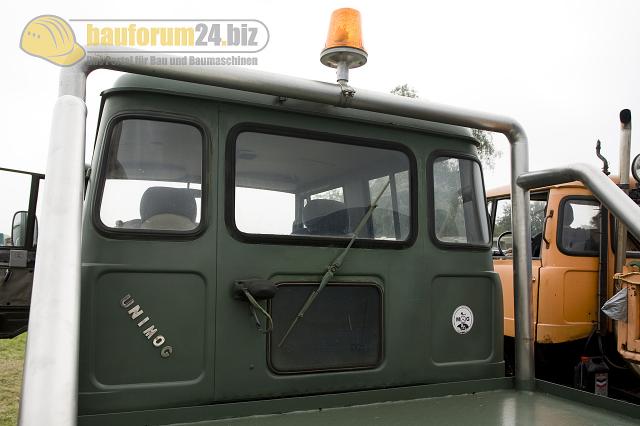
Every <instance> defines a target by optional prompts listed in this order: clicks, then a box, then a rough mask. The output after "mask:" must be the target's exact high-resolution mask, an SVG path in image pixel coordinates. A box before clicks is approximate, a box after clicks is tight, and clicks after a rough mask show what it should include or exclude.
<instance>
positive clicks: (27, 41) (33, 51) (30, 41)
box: [20, 15, 85, 67]
mask: <svg viewBox="0 0 640 426" xmlns="http://www.w3.org/2000/svg"><path fill="white" fill-rule="evenodd" d="M20 48H21V49H22V50H24V51H25V52H27V53H28V54H29V55H32V56H36V57H38V58H42V59H44V60H47V61H49V62H51V63H53V64H56V65H60V66H63V67H66V66H69V65H73V64H75V63H76V62H78V61H79V60H81V59H82V58H84V56H85V51H84V49H83V48H82V46H80V45H79V44H78V43H77V42H76V36H75V34H74V32H73V30H72V29H71V26H70V25H69V24H68V23H67V21H65V20H64V19H62V18H60V17H59V16H54V15H42V16H38V17H36V18H34V19H32V20H31V21H29V23H28V24H27V25H26V26H25V27H24V30H23V31H22V37H21V38H20Z"/></svg>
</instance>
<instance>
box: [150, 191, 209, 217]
mask: <svg viewBox="0 0 640 426" xmlns="http://www.w3.org/2000/svg"><path fill="white" fill-rule="evenodd" d="M197 212H198V208H197V206H196V199H195V198H194V196H193V193H192V192H191V190H190V189H187V188H167V187H164V186H152V187H151V188H149V189H147V190H146V191H145V192H144V194H142V199H141V200H140V218H141V219H142V221H143V222H144V221H145V220H147V219H149V218H150V217H151V216H155V215H158V214H163V213H169V214H175V215H179V216H184V217H186V218H187V219H189V220H191V221H192V222H195V221H196V215H197Z"/></svg>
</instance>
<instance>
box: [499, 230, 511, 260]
mask: <svg viewBox="0 0 640 426" xmlns="http://www.w3.org/2000/svg"><path fill="white" fill-rule="evenodd" d="M509 234H512V232H511V231H504V232H503V233H502V234H500V236H499V237H498V240H497V241H496V245H497V246H498V255H500V256H505V254H504V251H503V250H502V247H501V246H500V241H502V239H503V238H504V237H505V236H507V235H509Z"/></svg>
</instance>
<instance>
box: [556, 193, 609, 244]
mask: <svg viewBox="0 0 640 426" xmlns="http://www.w3.org/2000/svg"><path fill="white" fill-rule="evenodd" d="M561 223H562V227H561V228H560V230H559V231H560V241H561V244H562V249H563V250H564V251H565V252H567V253H570V254H577V255H581V254H582V255H587V256H596V255H597V254H598V251H599V248H600V204H599V203H598V202H597V201H595V200H579V199H575V200H567V201H566V202H565V203H564V205H563V207H562V221H561Z"/></svg>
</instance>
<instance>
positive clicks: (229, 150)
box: [224, 122, 418, 249]
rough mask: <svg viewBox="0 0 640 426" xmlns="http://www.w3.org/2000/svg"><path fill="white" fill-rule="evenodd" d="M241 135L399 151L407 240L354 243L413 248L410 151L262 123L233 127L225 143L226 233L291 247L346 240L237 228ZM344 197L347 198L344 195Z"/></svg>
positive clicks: (414, 188) (414, 195)
mask: <svg viewBox="0 0 640 426" xmlns="http://www.w3.org/2000/svg"><path fill="white" fill-rule="evenodd" d="M241 133H264V134H269V135H274V136H288V137H297V138H303V139H309V140H314V141H318V142H332V143H340V144H344V145H355V146H362V147H367V148H379V149H388V150H394V151H398V152H401V153H403V154H405V155H406V156H407V159H408V160H409V186H410V194H409V197H410V198H409V200H410V204H411V210H410V215H411V218H410V229H409V234H408V235H407V239H406V240H374V239H362V238H358V239H356V240H355V242H354V243H353V247H356V248H393V249H404V248H408V247H411V246H413V244H414V243H415V242H416V239H417V237H418V172H417V168H418V167H417V160H416V157H415V155H414V153H413V151H412V150H411V149H410V148H409V147H408V146H406V145H404V144H402V143H400V142H392V141H386V140H380V139H370V138H362V137H356V136H349V135H344V134H336V133H325V132H318V131H313V130H308V129H300V128H293V127H284V126H276V125H268V124H262V123H253V122H245V123H240V124H236V125H235V126H233V127H232V128H231V129H229V131H228V134H227V142H226V144H225V185H224V186H225V208H224V216H225V224H226V227H227V230H228V232H229V234H230V235H231V236H232V237H233V238H234V239H236V240H238V241H240V242H243V243H253V244H277V245H293V246H324V247H344V246H345V244H346V243H347V242H348V241H349V237H346V236H345V237H336V236H311V235H281V234H252V233H248V232H243V231H241V230H239V229H238V227H237V226H236V223H235V190H236V187H235V176H236V155H235V154H236V143H237V140H238V136H239V135H240V134H241ZM345 198H346V195H345Z"/></svg>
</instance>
